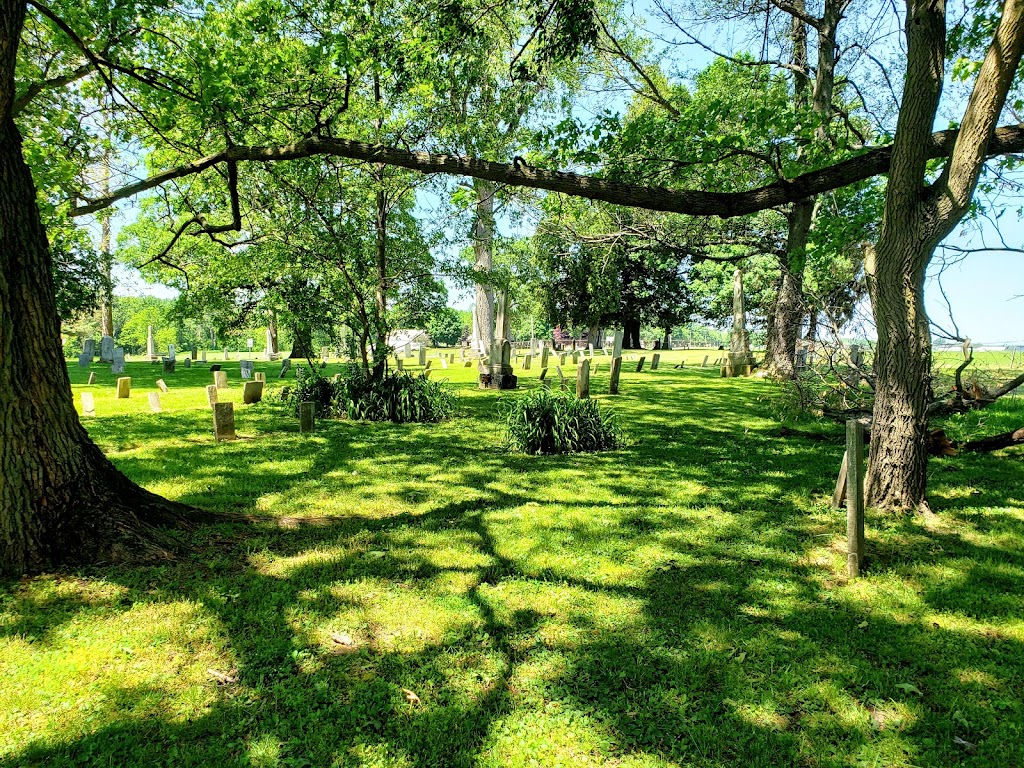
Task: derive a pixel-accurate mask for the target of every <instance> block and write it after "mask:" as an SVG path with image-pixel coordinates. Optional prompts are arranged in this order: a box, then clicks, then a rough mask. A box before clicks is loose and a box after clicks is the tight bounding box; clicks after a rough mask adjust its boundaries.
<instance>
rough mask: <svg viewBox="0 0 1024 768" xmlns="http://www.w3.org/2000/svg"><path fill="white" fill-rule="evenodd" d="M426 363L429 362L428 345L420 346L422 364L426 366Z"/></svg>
mask: <svg viewBox="0 0 1024 768" xmlns="http://www.w3.org/2000/svg"><path fill="white" fill-rule="evenodd" d="M426 364H427V348H426V347H420V365H424V366H425V365H426Z"/></svg>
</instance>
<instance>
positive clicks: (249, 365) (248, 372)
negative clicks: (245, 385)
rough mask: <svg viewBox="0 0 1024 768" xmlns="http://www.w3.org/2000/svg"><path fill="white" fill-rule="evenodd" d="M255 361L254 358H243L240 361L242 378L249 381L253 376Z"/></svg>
mask: <svg viewBox="0 0 1024 768" xmlns="http://www.w3.org/2000/svg"><path fill="white" fill-rule="evenodd" d="M253 365H254V364H253V361H252V360H241V361H239V363H238V366H239V369H240V370H241V372H242V380H243V381H248V380H249V379H251V378H252V372H253Z"/></svg>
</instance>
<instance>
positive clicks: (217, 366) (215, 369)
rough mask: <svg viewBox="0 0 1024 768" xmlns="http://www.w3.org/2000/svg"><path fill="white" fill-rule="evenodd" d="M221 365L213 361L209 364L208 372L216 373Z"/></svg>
mask: <svg viewBox="0 0 1024 768" xmlns="http://www.w3.org/2000/svg"><path fill="white" fill-rule="evenodd" d="M222 367H223V366H221V364H220V363H214V364H213V365H211V366H210V373H216V372H217V371H219V370H220V369H221V368H222Z"/></svg>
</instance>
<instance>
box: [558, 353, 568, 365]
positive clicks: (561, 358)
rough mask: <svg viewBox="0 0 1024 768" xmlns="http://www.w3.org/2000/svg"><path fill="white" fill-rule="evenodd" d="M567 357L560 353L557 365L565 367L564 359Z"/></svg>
mask: <svg viewBox="0 0 1024 768" xmlns="http://www.w3.org/2000/svg"><path fill="white" fill-rule="evenodd" d="M567 357H568V355H567V354H566V353H565V352H562V353H561V354H560V355H559V356H558V364H559V365H565V360H566V358H567Z"/></svg>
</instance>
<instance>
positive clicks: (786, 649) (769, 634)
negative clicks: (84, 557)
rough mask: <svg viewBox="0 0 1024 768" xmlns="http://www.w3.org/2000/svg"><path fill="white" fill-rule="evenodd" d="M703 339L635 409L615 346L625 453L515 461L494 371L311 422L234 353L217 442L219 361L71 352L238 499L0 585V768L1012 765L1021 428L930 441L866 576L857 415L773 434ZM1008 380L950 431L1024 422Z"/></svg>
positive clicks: (872, 523) (161, 470)
mask: <svg viewBox="0 0 1024 768" xmlns="http://www.w3.org/2000/svg"><path fill="white" fill-rule="evenodd" d="M705 354H709V353H708V352H707V351H702V350H691V351H687V352H672V353H668V354H667V355H666V356H665V357H663V359H662V365H661V368H660V369H659V370H658V371H654V372H650V371H648V370H644V372H643V373H640V374H637V373H636V372H635V367H636V365H635V363H626V364H624V366H623V378H622V394H621V395H620V396H618V397H614V398H612V397H608V396H607V395H605V394H603V393H604V392H607V386H608V360H607V358H601V357H600V356H599V357H598V358H597V361H598V362H599V363H600V367H599V370H598V372H597V374H596V375H595V376H594V377H593V381H592V386H591V391H592V392H593V393H595V394H596V395H597V397H598V398H599V399H600V400H601V402H602V405H603V406H605V407H611V408H613V409H614V411H615V412H616V413H617V414H618V417H619V419H620V421H621V424H622V426H623V429H624V431H625V433H626V436H627V438H628V444H627V445H626V446H625V447H624V448H622V449H621V450H618V451H616V452H612V453H605V454H597V455H577V456H568V457H529V456H521V455H513V454H510V453H508V452H507V451H505V450H504V449H503V447H502V429H501V425H500V421H499V417H498V408H497V402H496V401H497V397H498V396H497V394H496V393H494V392H481V391H479V390H477V389H476V388H475V384H474V381H475V378H476V370H475V365H474V367H472V368H463V367H461V363H459V362H457V363H456V365H457V366H460V367H456V368H453V369H449V370H447V371H438V372H437V374H435V376H439V377H440V378H448V379H450V380H451V382H452V385H453V387H454V388H455V389H456V392H457V395H458V416H457V418H455V419H454V420H453V421H451V422H449V423H445V424H439V425H402V426H397V425H391V424H365V423H350V422H346V421H334V422H328V421H321V422H319V423H318V425H317V431H316V433H315V434H314V435H312V436H303V435H300V434H299V432H298V423H297V419H295V418H294V416H293V415H292V414H290V413H288V412H286V411H285V409H284V408H283V407H282V406H280V405H279V404H275V403H274V402H273V401H274V392H275V391H276V390H277V389H278V388H279V387H280V386H282V385H284V384H286V383H289V381H280V380H278V379H277V378H276V375H277V371H278V370H279V368H280V366H279V364H278V363H263V362H257V363H256V370H263V371H266V372H267V374H268V385H269V390H270V391H269V392H268V393H267V395H266V399H265V401H264V402H263V403H260V404H257V405H251V406H243V405H242V404H241V385H240V380H239V370H238V363H237V362H236V361H232V362H230V363H227V364H225V365H226V370H227V371H228V376H229V379H230V383H231V389H230V390H229V391H227V392H223V393H222V400H223V399H231V400H233V401H234V402H235V408H236V410H235V418H236V427H237V430H238V434H239V436H240V438H241V439H239V440H238V441H236V442H231V443H221V444H216V443H214V442H213V440H212V431H211V416H210V412H209V409H208V407H206V398H205V392H204V387H205V385H206V384H208V383H212V376H211V375H210V373H209V371H208V370H207V368H204V367H196V368H193V369H191V370H183V369H182V368H181V367H180V366H179V369H178V372H177V373H174V374H167V375H164V374H162V373H161V368H160V366H159V365H150V364H148V363H129V364H128V368H127V372H126V375H130V376H131V377H132V379H133V391H132V396H131V398H130V399H129V400H127V401H126V400H120V401H118V400H115V399H114V379H115V377H114V376H113V375H112V374H111V373H110V371H109V367H108V366H99V365H96V366H94V368H93V370H95V371H96V372H97V376H98V382H97V384H96V385H94V386H92V387H87V386H85V381H86V378H87V375H88V370H87V369H81V368H78V367H77V366H76V365H74V364H72V367H71V369H70V370H71V375H72V378H73V382H74V390H75V398H76V402H78V400H79V393H80V392H81V391H83V390H84V389H89V390H91V391H93V392H94V393H95V395H96V410H97V416H96V417H95V418H91V419H86V422H85V423H86V424H87V426H88V428H89V431H90V433H91V434H92V435H93V436H94V438H95V439H96V440H97V441H98V442H99V444H100V445H101V446H102V447H103V449H104V450H105V451H106V452H107V453H108V455H109V456H110V457H111V458H112V459H113V461H114V462H115V463H116V464H117V465H118V466H119V467H120V468H121V469H122V470H123V471H125V472H126V473H127V474H128V475H129V476H130V477H132V478H134V479H135V480H137V481H139V482H141V483H143V484H144V485H145V486H146V487H148V488H150V489H152V490H153V491H155V492H157V493H160V494H164V495H166V496H169V497H171V498H175V499H179V500H181V501H184V502H187V503H190V504H194V505H197V506H201V507H204V508H207V509H212V510H216V511H220V512H226V513H238V514H239V516H240V519H239V521H238V522H234V523H225V524H221V525H216V526H210V527H205V528H201V529H199V530H196V531H195V532H193V533H190V534H188V537H187V538H188V543H189V544H190V545H191V546H192V548H193V554H191V555H190V556H188V557H185V558H183V559H182V560H180V561H178V562H173V563H165V564H159V565H151V566H146V567H110V568H103V569H90V570H83V571H78V572H68V573H60V574H52V575H46V576H40V577H36V578H29V579H24V580H21V581H18V582H14V583H12V582H0V766H4V767H6V766H40V767H41V766H46V767H47V768H49V767H51V766H216V767H217V768H227V767H228V766H291V767H292V768H298V767H299V766H311V767H317V768H319V767H320V766H423V768H427V767H428V766H429V767H431V768H433V767H435V766H481V767H490V766H616V768H639V767H640V766H647V767H649V768H664V767H665V766H684V765H685V766H788V765H794V766H876V765H877V766H948V765H964V766H1024V463H1022V461H1021V452H1020V449H1009V450H1006V451H1003V452H1001V453H999V454H993V455H962V456H957V457H953V458H947V459H942V460H938V459H936V460H934V461H933V462H932V464H931V466H930V478H929V483H930V497H929V498H930V501H931V504H932V507H933V510H934V512H935V515H934V516H933V517H931V518H927V519H926V518H923V517H920V516H917V517H890V516H881V515H877V514H870V513H869V517H868V553H869V563H868V572H867V575H866V576H865V577H864V578H862V579H859V580H857V581H854V582H850V583H848V582H847V580H846V578H845V576H844V573H845V556H844V554H843V545H844V540H843V533H844V531H845V513H844V512H842V511H838V510H833V509H831V508H830V507H829V497H830V496H831V493H832V489H833V484H834V482H835V476H836V473H837V471H838V468H839V462H840V458H841V456H842V451H843V447H842V443H841V439H842V438H841V428H840V427H838V426H835V425H816V424H815V425H808V424H804V425H802V426H801V428H802V429H804V430H815V431H824V432H827V433H829V434H830V435H835V440H817V441H816V440H809V439H803V438H799V437H781V436H780V435H779V422H778V420H777V418H776V414H777V413H778V412H779V408H778V403H777V398H778V394H777V393H778V389H777V387H776V385H774V384H772V383H770V382H767V381H764V380H759V379H742V380H740V379H732V380H725V379H721V378H719V377H718V371H717V370H714V369H701V368H699V367H694V365H695V364H696V365H697V366H699V364H700V362H701V360H702V359H703V357H704V355H705ZM710 354H711V356H712V359H714V357H716V356H717V353H716V352H713V351H712V352H710ZM647 356H648V363H649V361H650V353H647ZM683 357H685V359H686V360H687V367H686V368H685V369H683V370H674V369H673V368H672V365H673V364H674V363H675V362H677V361H678V360H680V359H682V358H683ZM666 361H667V362H668V364H666ZM211 362H217V361H215V360H212V359H211ZM410 362H411V361H410ZM437 365H438V364H437V362H436V361H435V362H434V367H437ZM332 370H333V368H331V369H329V372H331V371H332ZM517 373H519V375H520V377H521V378H520V384H521V386H522V387H525V388H530V387H537V386H539V382H538V380H537V378H538V375H539V370H538V367H537V365H536V362H535V364H534V367H533V369H532V370H531V371H526V372H524V371H517ZM550 373H551V374H552V375H554V371H553V370H552V371H551V372H550ZM573 373H574V369H573V368H572V366H571V365H570V366H568V368H567V370H566V374H567V375H572V374H573ZM161 377H162V378H164V379H165V380H166V381H167V384H168V386H169V387H170V392H169V393H168V394H166V395H163V396H162V398H161V399H162V405H163V409H164V410H163V413H159V414H153V413H150V412H149V405H148V402H147V399H146V393H147V392H149V391H153V390H154V389H155V381H156V379H158V378H161ZM555 378H556V386H557V376H556V377H555ZM1004 400H1005V402H1002V401H1001V402H1000V403H999V404H997V405H996V406H994V407H993V408H991V409H988V410H986V411H982V412H980V413H977V414H972V415H969V416H965V417H960V418H958V419H956V420H954V421H953V422H951V423H950V424H948V425H947V430H948V431H949V432H950V433H951V435H952V436H954V437H957V438H963V437H967V436H972V435H982V434H992V433H995V432H1000V431H1003V430H1005V429H1009V428H1011V427H1017V426H1020V425H1022V424H1024V405H1022V402H1021V400H1019V399H1016V400H1010V399H1008V398H1005V399H1004ZM243 515H244V518H242V517H241V516H243ZM339 641H340V642H339ZM211 672H213V673H219V675H220V678H219V679H218V677H217V676H216V675H214V674H211Z"/></svg>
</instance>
